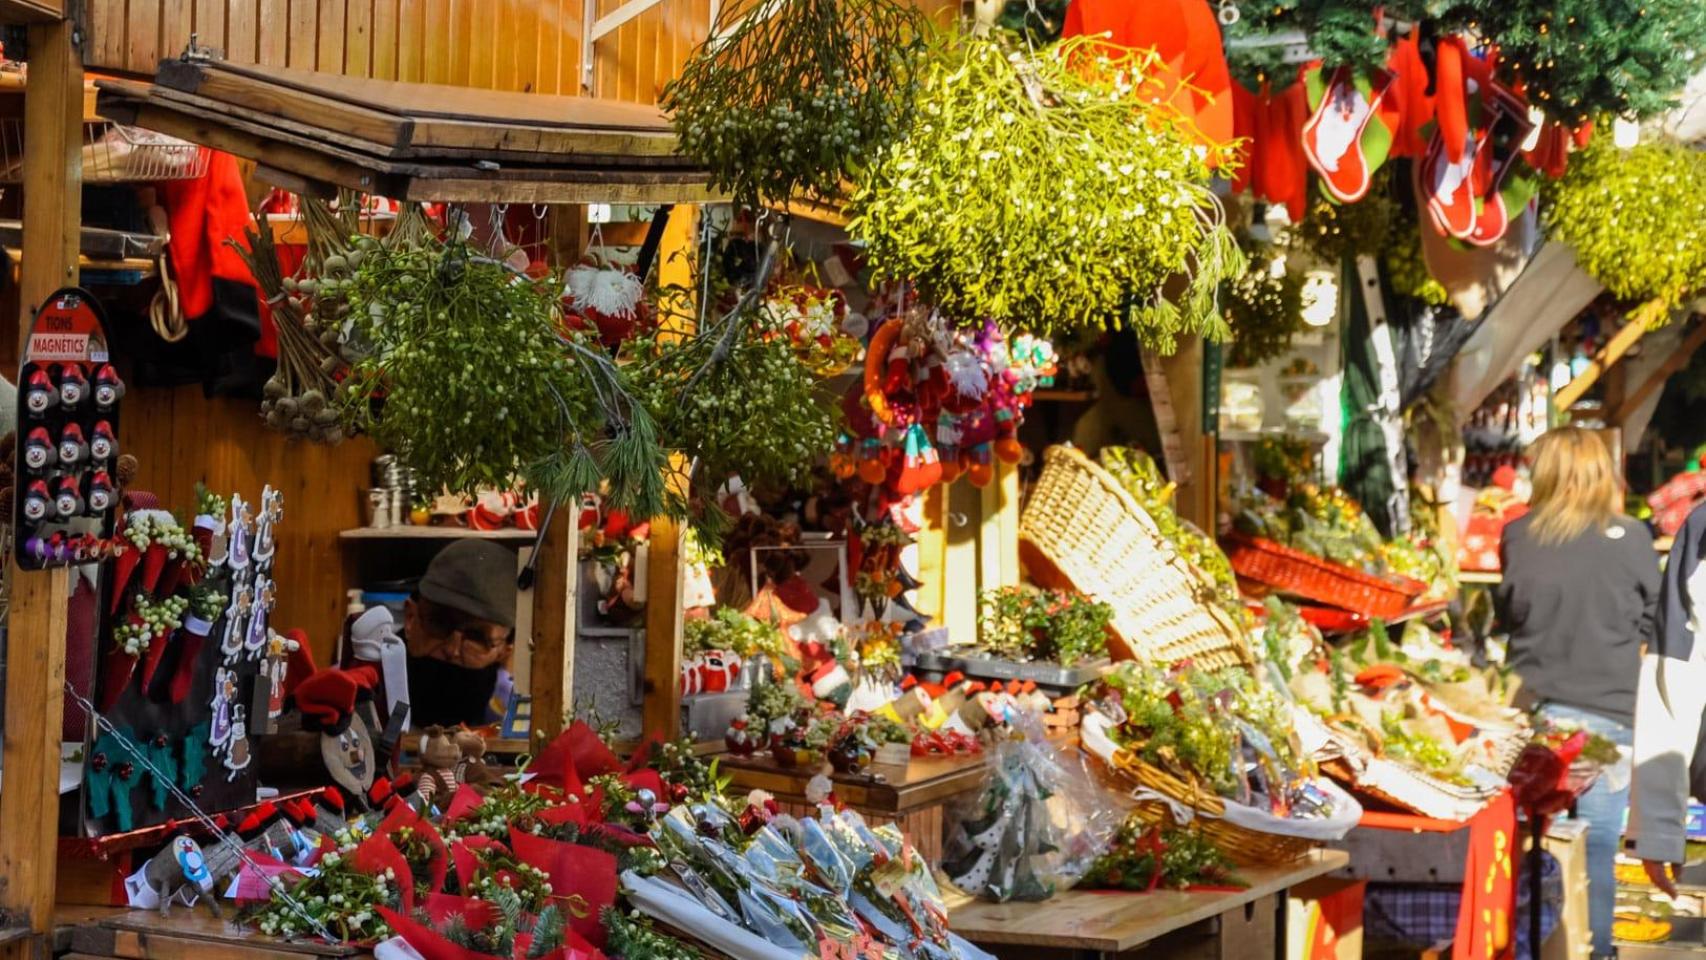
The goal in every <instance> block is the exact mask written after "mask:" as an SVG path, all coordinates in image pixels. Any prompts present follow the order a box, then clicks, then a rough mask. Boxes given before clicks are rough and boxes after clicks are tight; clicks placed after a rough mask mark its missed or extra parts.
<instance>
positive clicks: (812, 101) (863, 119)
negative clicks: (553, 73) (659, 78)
mask: <svg viewBox="0 0 1706 960" xmlns="http://www.w3.org/2000/svg"><path fill="white" fill-rule="evenodd" d="M924 28H925V24H924V22H923V20H922V18H921V17H920V16H919V14H918V11H917V9H916V8H914V7H913V6H912V5H911V4H906V3H902V2H898V0H761V2H760V3H759V4H758V5H757V7H756V8H754V7H752V6H750V5H744V4H736V3H730V4H725V5H724V6H723V8H722V13H721V14H720V16H719V17H718V22H717V28H716V29H715V30H713V31H712V33H711V37H710V38H709V39H707V40H706V41H705V43H704V44H703V45H701V46H700V48H699V49H698V50H697V51H696V52H695V53H694V55H693V56H692V57H691V58H690V59H689V60H688V61H687V63H686V65H685V66H683V67H682V70H681V75H680V76H679V77H677V78H676V79H675V80H672V81H671V82H670V83H669V85H668V86H667V87H665V88H664V91H663V98H662V105H663V108H664V109H665V110H667V111H669V112H670V113H671V114H672V115H673V121H674V125H675V131H676V135H677V136H678V137H679V138H680V141H681V150H682V152H683V153H685V154H686V155H687V156H689V157H691V158H693V159H694V160H695V161H697V162H699V163H701V164H703V165H704V166H706V167H708V168H709V169H710V171H711V180H712V184H713V186H715V187H717V188H718V189H722V190H727V191H729V192H730V193H732V194H733V195H734V198H735V200H736V201H737V202H738V203H741V204H743V205H746V206H749V207H750V206H757V205H758V204H759V203H761V202H772V203H786V202H787V201H788V200H790V199H792V198H793V197H794V196H795V195H797V194H807V195H810V196H814V197H819V198H834V197H836V196H838V195H839V194H840V193H841V187H842V181H844V180H847V179H849V178H851V177H853V176H855V175H856V174H857V173H858V172H859V171H860V169H861V168H862V167H863V166H864V165H865V163H866V162H868V160H869V159H870V157H871V155H872V154H873V153H874V152H875V151H876V150H878V149H879V148H881V147H882V146H883V145H884V144H886V143H888V142H889V141H891V140H892V139H894V137H895V136H896V135H897V134H898V133H899V132H900V131H901V130H904V129H905V127H906V124H907V120H908V117H909V115H910V113H911V105H912V100H913V96H914V92H915V79H914V73H915V72H916V70H917V64H918V59H919V57H920V55H921V54H922V52H923V39H922V37H923V30H924Z"/></svg>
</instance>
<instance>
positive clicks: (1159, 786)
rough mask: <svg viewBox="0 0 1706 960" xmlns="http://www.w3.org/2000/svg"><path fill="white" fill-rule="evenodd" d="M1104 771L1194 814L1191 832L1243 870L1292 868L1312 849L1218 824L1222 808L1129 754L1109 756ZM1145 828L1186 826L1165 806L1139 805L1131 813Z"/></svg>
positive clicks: (1302, 843)
mask: <svg viewBox="0 0 1706 960" xmlns="http://www.w3.org/2000/svg"><path fill="white" fill-rule="evenodd" d="M1109 766H1110V767H1111V768H1112V769H1113V770H1114V771H1116V772H1117V773H1119V774H1120V775H1121V776H1122V777H1123V778H1124V779H1126V780H1127V781H1129V782H1130V783H1132V784H1135V785H1136V786H1139V787H1144V788H1147V789H1149V790H1153V791H1155V792H1156V793H1159V794H1161V795H1163V796H1165V797H1169V798H1171V799H1173V800H1175V801H1177V802H1178V803H1180V804H1182V805H1184V806H1188V807H1190V808H1191V809H1192V810H1193V811H1195V814H1196V815H1195V816H1193V817H1192V818H1191V822H1190V824H1188V826H1190V828H1191V829H1193V830H1196V831H1197V832H1199V833H1201V834H1202V835H1203V836H1205V837H1207V838H1208V839H1209V840H1210V841H1212V842H1213V843H1214V845H1215V846H1217V847H1219V848H1220V849H1221V850H1223V851H1225V853H1226V855H1227V856H1229V857H1231V858H1232V859H1233V860H1234V861H1235V862H1237V863H1240V864H1243V865H1244V866H1251V867H1258V866H1271V865H1278V864H1287V863H1292V862H1295V861H1297V860H1301V859H1302V858H1303V857H1305V856H1307V855H1308V853H1309V851H1310V850H1312V849H1314V847H1315V844H1314V843H1313V842H1311V841H1309V840H1306V839H1304V838H1302V837H1288V836H1285V835H1283V834H1278V833H1263V832H1261V831H1259V830H1251V829H1249V828H1247V827H1242V826H1239V825H1237V824H1235V823H1231V822H1229V821H1227V820H1225V819H1222V818H1223V816H1224V814H1225V813H1226V802H1225V801H1224V800H1222V799H1220V798H1219V797H1218V796H1215V795H1214V794H1213V793H1210V792H1207V791H1204V790H1202V789H1201V788H1200V787H1198V786H1196V785H1195V784H1190V783H1186V782H1185V781H1183V780H1180V779H1179V778H1178V777H1175V776H1173V775H1172V774H1170V773H1168V772H1166V771H1165V770H1162V769H1161V768H1159V767H1156V766H1153V765H1151V764H1148V763H1145V762H1143V761H1142V760H1139V759H1138V758H1137V757H1136V756H1135V755H1133V754H1132V753H1131V752H1130V751H1129V750H1121V751H1119V752H1118V753H1115V754H1114V758H1113V761H1112V762H1111V763H1110V764H1109ZM1133 812H1135V813H1136V814H1137V816H1138V819H1140V820H1142V821H1143V822H1144V823H1147V824H1149V825H1150V826H1163V827H1165V826H1175V825H1176V826H1187V824H1182V823H1178V822H1177V820H1178V818H1177V817H1176V816H1175V815H1174V813H1173V808H1172V806H1170V805H1169V804H1166V803H1162V802H1160V801H1144V802H1139V803H1138V804H1137V807H1136V809H1135V810H1134V811H1133Z"/></svg>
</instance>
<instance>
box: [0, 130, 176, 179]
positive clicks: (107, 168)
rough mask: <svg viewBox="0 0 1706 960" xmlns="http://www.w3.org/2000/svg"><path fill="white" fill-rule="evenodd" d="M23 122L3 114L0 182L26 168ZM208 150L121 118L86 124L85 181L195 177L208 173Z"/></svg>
mask: <svg viewBox="0 0 1706 960" xmlns="http://www.w3.org/2000/svg"><path fill="white" fill-rule="evenodd" d="M24 147H25V144H24V122H23V120H22V119H20V118H17V117H6V118H0V183H19V182H21V181H22V178H23V170H24ZM207 162H208V151H207V150H204V149H203V148H201V147H199V146H197V145H195V144H193V143H189V142H188V141H184V140H179V139H178V138H176V137H168V136H166V135H165V134H163V133H155V132H154V131H152V130H144V129H142V128H141V127H128V126H125V125H124V124H121V123H85V124H84V125H83V182H84V183H152V182H155V181H159V180H194V179H196V178H197V177H200V176H201V175H203V174H205V173H206V172H207Z"/></svg>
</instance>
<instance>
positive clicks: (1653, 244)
mask: <svg viewBox="0 0 1706 960" xmlns="http://www.w3.org/2000/svg"><path fill="white" fill-rule="evenodd" d="M1608 139H1609V138H1607V137H1603V136H1602V137H1597V138H1595V140H1594V141H1593V143H1591V144H1590V145H1589V146H1588V148H1587V149H1585V150H1582V151H1581V152H1579V153H1577V154H1575V155H1574V156H1572V157H1571V158H1570V166H1569V170H1568V172H1566V173H1565V175H1564V177H1563V178H1562V179H1561V180H1559V181H1558V182H1557V183H1556V184H1555V185H1554V186H1553V188H1552V189H1551V191H1550V195H1549V197H1548V200H1549V202H1548V203H1547V204H1546V206H1545V215H1546V222H1547V224H1548V226H1549V227H1550V229H1551V235H1552V237H1553V239H1556V240H1560V241H1563V242H1564V243H1567V244H1569V245H1570V247H1571V248H1572V249H1573V250H1574V251H1575V254H1576V262H1577V263H1578V264H1580V265H1581V267H1582V269H1583V270H1586V271H1587V272H1588V273H1589V274H1591V275H1593V278H1594V279H1595V280H1598V281H1599V282H1600V283H1601V284H1603V285H1604V286H1605V288H1606V289H1607V290H1609V291H1610V292H1611V294H1612V295H1613V296H1615V297H1617V298H1619V299H1622V300H1629V301H1640V302H1645V303H1647V304H1649V305H1651V307H1650V310H1649V313H1650V314H1651V316H1652V317H1655V318H1657V317H1662V316H1663V315H1664V311H1665V310H1667V309H1668V308H1671V307H1674V306H1676V305H1678V304H1680V303H1682V302H1684V301H1685V300H1687V299H1688V298H1689V297H1690V296H1693V295H1695V294H1696V293H1698V292H1700V291H1701V290H1702V289H1703V288H1706V155H1703V154H1701V153H1700V151H1698V150H1694V149H1692V148H1690V147H1687V146H1683V145H1682V144H1678V143H1673V142H1668V141H1649V142H1646V143H1642V144H1641V145H1639V146H1637V147H1634V148H1633V149H1629V150H1620V149H1618V148H1616V147H1614V146H1612V145H1610V144H1609V143H1607V142H1606V141H1607V140H1608Z"/></svg>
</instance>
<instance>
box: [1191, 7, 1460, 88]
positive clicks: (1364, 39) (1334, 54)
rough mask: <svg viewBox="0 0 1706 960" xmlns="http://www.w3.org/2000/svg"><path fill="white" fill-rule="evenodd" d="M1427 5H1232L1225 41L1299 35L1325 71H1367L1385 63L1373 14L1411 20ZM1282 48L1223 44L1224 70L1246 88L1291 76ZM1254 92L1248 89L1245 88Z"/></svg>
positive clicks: (1384, 46) (1384, 45)
mask: <svg viewBox="0 0 1706 960" xmlns="http://www.w3.org/2000/svg"><path fill="white" fill-rule="evenodd" d="M1427 2H1428V0H1400V2H1398V3H1384V4H1382V3H1379V2H1378V0H1237V4H1236V6H1237V10H1238V22H1237V23H1234V24H1232V25H1230V26H1229V27H1228V28H1226V29H1225V34H1226V36H1227V37H1228V38H1229V39H1238V40H1260V39H1265V38H1271V37H1273V36H1275V35H1276V34H1279V33H1282V32H1285V31H1292V30H1301V31H1303V32H1304V33H1305V34H1306V35H1307V36H1308V39H1309V49H1310V50H1311V51H1313V52H1314V53H1315V54H1317V55H1319V56H1320V58H1321V62H1322V65H1323V66H1325V67H1328V68H1332V67H1341V66H1349V67H1356V68H1358V69H1361V70H1373V69H1376V68H1378V67H1382V66H1384V65H1385V64H1386V56H1387V49H1388V48H1387V40H1386V38H1385V37H1384V36H1382V35H1381V34H1380V32H1378V31H1377V30H1376V29H1375V11H1376V9H1379V8H1384V9H1385V11H1386V14H1387V16H1389V17H1399V18H1404V19H1416V18H1417V15H1418V14H1419V13H1421V12H1423V11H1422V10H1420V9H1412V8H1420V7H1423V6H1424V5H1426V3H1427ZM1283 49H1284V45H1283V44H1279V43H1267V44H1262V45H1253V44H1245V43H1233V44H1229V47H1228V51H1227V66H1229V67H1230V68H1231V69H1232V71H1233V74H1234V76H1237V77H1239V78H1240V79H1242V80H1244V81H1245V82H1246V83H1247V84H1249V82H1250V81H1252V80H1254V81H1256V82H1258V83H1259V82H1260V80H1262V79H1271V80H1275V81H1279V82H1280V85H1281V86H1283V85H1284V80H1285V79H1289V77H1290V76H1291V75H1294V74H1295V71H1296V66H1295V65H1290V66H1288V65H1286V64H1285V63H1284V60H1283V58H1282V51H1283ZM1249 85H1251V86H1252V88H1254V85H1253V84H1249Z"/></svg>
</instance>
